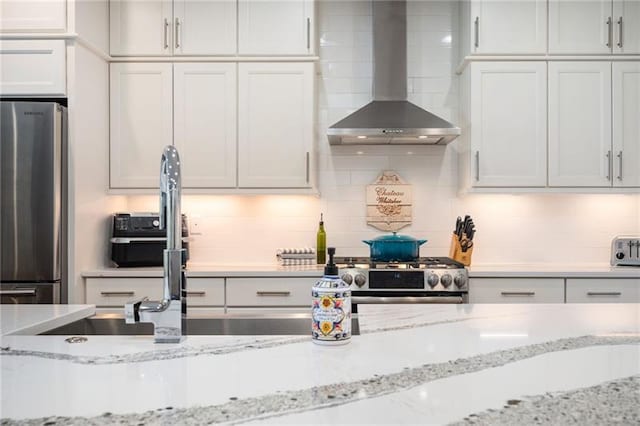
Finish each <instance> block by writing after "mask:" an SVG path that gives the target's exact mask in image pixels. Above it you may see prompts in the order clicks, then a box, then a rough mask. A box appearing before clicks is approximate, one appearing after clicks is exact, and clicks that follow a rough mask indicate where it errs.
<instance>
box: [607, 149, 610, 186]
mask: <svg viewBox="0 0 640 426" xmlns="http://www.w3.org/2000/svg"><path fill="white" fill-rule="evenodd" d="M607 180H611V151H607Z"/></svg>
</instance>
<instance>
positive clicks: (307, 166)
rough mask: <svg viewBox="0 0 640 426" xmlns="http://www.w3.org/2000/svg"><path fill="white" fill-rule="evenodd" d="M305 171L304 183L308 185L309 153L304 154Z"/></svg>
mask: <svg viewBox="0 0 640 426" xmlns="http://www.w3.org/2000/svg"><path fill="white" fill-rule="evenodd" d="M305 161H306V166H305V167H306V169H305V178H306V182H307V183H309V151H307V153H306V159H305Z"/></svg>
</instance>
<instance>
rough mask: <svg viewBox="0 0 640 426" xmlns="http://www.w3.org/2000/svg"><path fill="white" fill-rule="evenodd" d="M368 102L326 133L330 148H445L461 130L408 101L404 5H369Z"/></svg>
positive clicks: (374, 2)
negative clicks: (370, 56)
mask: <svg viewBox="0 0 640 426" xmlns="http://www.w3.org/2000/svg"><path fill="white" fill-rule="evenodd" d="M372 3H373V101H372V102H370V103H369V104H367V105H365V106H364V107H362V108H360V109H359V110H357V111H355V112H354V113H352V114H351V115H349V116H347V117H346V118H344V119H342V120H340V121H338V122H337V123H336V124H334V125H333V126H331V127H329V129H328V130H327V136H328V137H329V143H330V144H331V145H342V144H344V145H347V144H350V145H376V144H377V145H383V144H393V145H445V144H448V143H449V142H451V141H452V140H454V139H455V138H457V137H458V136H459V135H460V129H459V128H458V127H456V126H454V125H453V124H451V123H449V122H448V121H446V120H443V119H442V118H440V117H438V116H436V115H434V114H432V113H430V112H428V111H425V110H424V109H422V108H420V107H418V106H416V105H414V104H412V103H411V102H409V101H407V8H406V2H405V1H403V0H400V1H397V0H396V1H393V0H392V1H379V0H373V1H372Z"/></svg>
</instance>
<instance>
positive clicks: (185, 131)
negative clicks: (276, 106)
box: [174, 63, 236, 188]
mask: <svg viewBox="0 0 640 426" xmlns="http://www.w3.org/2000/svg"><path fill="white" fill-rule="evenodd" d="M174 126H175V134H174V144H175V146H176V148H178V152H180V160H181V161H182V172H183V177H184V180H183V181H182V186H183V187H185V188H207V187H208V188H213V187H235V186H236V64H230V63H195V64H191V63H177V64H175V65H174Z"/></svg>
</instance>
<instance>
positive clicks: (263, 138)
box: [238, 62, 314, 188]
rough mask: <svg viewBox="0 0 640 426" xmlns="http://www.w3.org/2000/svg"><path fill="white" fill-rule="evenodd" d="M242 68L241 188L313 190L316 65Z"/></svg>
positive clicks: (239, 176) (297, 64) (239, 101)
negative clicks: (311, 180) (312, 165)
mask: <svg viewBox="0 0 640 426" xmlns="http://www.w3.org/2000/svg"><path fill="white" fill-rule="evenodd" d="M238 66H239V70H238V114H239V115H238V152H239V162H238V167H239V170H238V179H239V181H238V185H239V186H240V187H241V188H274V187H279V188H308V187H310V186H311V183H310V173H311V170H310V168H311V153H312V146H313V110H314V107H313V105H314V99H313V98H314V97H313V93H314V90H313V79H314V72H313V70H314V64H313V63H261V62H256V63H240V64H239V65H238Z"/></svg>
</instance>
